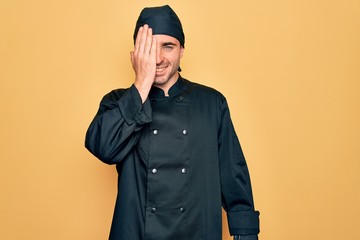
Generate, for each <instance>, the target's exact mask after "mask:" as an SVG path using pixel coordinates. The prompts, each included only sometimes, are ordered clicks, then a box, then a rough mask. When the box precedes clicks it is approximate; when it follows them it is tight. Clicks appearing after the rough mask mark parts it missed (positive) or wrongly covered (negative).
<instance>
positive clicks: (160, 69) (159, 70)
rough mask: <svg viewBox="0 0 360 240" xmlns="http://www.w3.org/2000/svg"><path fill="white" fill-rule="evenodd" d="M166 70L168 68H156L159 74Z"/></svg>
mask: <svg viewBox="0 0 360 240" xmlns="http://www.w3.org/2000/svg"><path fill="white" fill-rule="evenodd" d="M165 68H166V67H158V68H156V71H157V72H161V71H163V70H164V69H165Z"/></svg>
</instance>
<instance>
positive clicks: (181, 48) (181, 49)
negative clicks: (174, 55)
mask: <svg viewBox="0 0 360 240" xmlns="http://www.w3.org/2000/svg"><path fill="white" fill-rule="evenodd" d="M184 51H185V48H184V47H182V46H180V58H182V57H183V56H184Z"/></svg>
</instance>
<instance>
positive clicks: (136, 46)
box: [134, 27, 144, 54]
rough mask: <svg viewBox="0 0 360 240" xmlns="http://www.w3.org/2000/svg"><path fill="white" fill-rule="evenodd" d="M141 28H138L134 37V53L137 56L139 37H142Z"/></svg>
mask: <svg viewBox="0 0 360 240" xmlns="http://www.w3.org/2000/svg"><path fill="white" fill-rule="evenodd" d="M143 29H144V28H143V27H140V28H139V30H138V33H137V35H136V40H135V46H134V53H135V54H137V53H138V52H139V46H140V37H141V35H142V31H143Z"/></svg>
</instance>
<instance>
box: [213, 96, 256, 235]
mask: <svg viewBox="0 0 360 240" xmlns="http://www.w3.org/2000/svg"><path fill="white" fill-rule="evenodd" d="M218 134H219V156H220V179H221V193H222V203H223V207H224V209H225V211H226V212H227V218H228V224H229V231H230V234H231V235H240V239H249V240H256V239H258V238H257V235H258V233H259V212H258V211H255V210H254V201H253V195H252V189H251V182H250V176H249V171H248V168H247V165H246V161H245V157H244V155H243V152H242V149H241V146H240V143H239V141H238V138H237V136H236V133H235V130H234V127H233V124H232V121H231V118H230V112H229V108H228V105H227V102H226V100H224V101H223V103H222V106H221V118H220V124H219V133H218Z"/></svg>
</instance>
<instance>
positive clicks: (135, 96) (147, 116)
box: [118, 84, 152, 125]
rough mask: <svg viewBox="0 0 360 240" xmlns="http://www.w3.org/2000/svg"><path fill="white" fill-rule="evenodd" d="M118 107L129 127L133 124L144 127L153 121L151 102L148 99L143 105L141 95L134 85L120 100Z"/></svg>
mask: <svg viewBox="0 0 360 240" xmlns="http://www.w3.org/2000/svg"><path fill="white" fill-rule="evenodd" d="M118 106H119V108H120V112H121V114H122V116H123V117H124V119H125V121H126V123H127V124H128V125H131V124H133V123H136V124H137V125H143V124H145V123H149V122H151V121H152V119H151V115H152V110H151V105H150V101H149V99H146V101H145V102H144V104H142V102H141V97H140V94H139V92H138V90H137V89H136V87H135V86H134V84H133V85H132V86H131V87H130V88H129V89H128V91H126V92H125V93H124V95H123V96H122V97H121V98H120V100H119V101H118Z"/></svg>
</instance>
